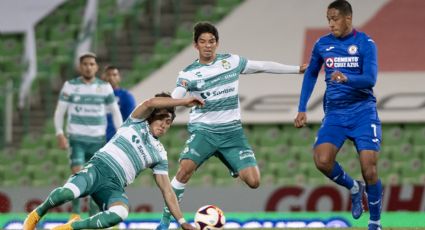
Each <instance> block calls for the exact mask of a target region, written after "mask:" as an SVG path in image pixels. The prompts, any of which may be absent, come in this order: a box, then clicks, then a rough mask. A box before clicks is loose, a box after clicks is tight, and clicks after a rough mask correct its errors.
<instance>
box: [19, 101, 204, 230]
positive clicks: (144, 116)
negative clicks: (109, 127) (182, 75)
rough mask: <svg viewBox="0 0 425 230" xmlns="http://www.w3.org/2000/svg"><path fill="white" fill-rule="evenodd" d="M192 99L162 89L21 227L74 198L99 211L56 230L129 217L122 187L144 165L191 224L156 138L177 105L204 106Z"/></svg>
mask: <svg viewBox="0 0 425 230" xmlns="http://www.w3.org/2000/svg"><path fill="white" fill-rule="evenodd" d="M203 103H204V102H203V101H202V100H200V99H197V98H195V97H188V98H184V99H173V98H171V96H170V94H166V93H161V94H157V95H155V97H154V98H151V99H149V100H146V101H144V102H143V103H141V104H140V105H138V106H137V108H136V109H135V110H134V111H133V112H132V113H131V115H130V117H129V118H128V119H127V120H126V121H125V122H124V124H123V125H122V127H121V128H119V129H118V131H117V133H116V135H115V136H114V137H113V138H112V139H111V140H110V141H109V142H108V143H107V144H106V145H105V146H104V147H103V148H101V149H100V150H99V151H97V152H96V153H95V154H94V156H93V157H92V158H91V159H90V161H88V162H87V163H86V164H85V166H84V168H83V169H82V170H81V171H79V172H78V173H77V174H75V175H73V176H71V177H70V178H69V180H68V182H67V183H65V185H64V186H62V187H59V188H56V189H54V190H53V191H52V192H51V193H50V195H49V196H48V197H47V199H46V200H45V201H44V202H43V203H42V204H41V205H39V206H38V207H37V208H36V209H34V210H33V211H32V212H30V213H29V214H28V217H27V218H26V219H25V222H24V227H23V229H24V230H33V229H34V228H35V227H36V225H37V223H38V222H39V221H40V219H41V218H42V217H43V216H44V215H45V214H46V213H47V211H48V210H49V209H51V208H54V207H56V206H59V205H61V204H63V203H65V202H67V201H70V200H72V199H75V198H78V197H84V196H88V195H90V196H91V197H92V198H93V199H94V200H95V201H96V204H97V205H98V206H99V208H100V209H101V210H102V211H101V212H99V213H97V214H96V215H93V216H91V217H89V218H87V219H83V220H80V219H79V218H78V217H77V218H74V219H72V220H70V221H69V222H68V223H66V224H64V225H60V226H57V227H56V228H53V229H56V230H72V229H97V228H108V227H111V226H114V225H116V224H118V223H120V222H121V221H123V220H125V219H126V218H127V216H128V205H129V203H128V198H127V196H126V194H125V190H124V188H125V187H126V186H127V185H129V184H131V183H132V182H133V181H134V179H135V177H136V176H137V175H139V174H140V173H141V172H142V171H143V170H145V169H148V168H150V169H152V171H153V175H154V178H155V181H156V183H157V185H158V187H159V188H160V190H161V192H162V195H163V197H164V200H165V202H166V203H167V205H168V207H170V210H171V213H172V214H173V216H174V217H175V218H176V219H177V220H178V222H179V224H180V225H181V227H182V228H183V229H189V230H194V229H195V228H194V227H193V226H191V225H190V224H189V223H187V222H186V221H185V219H184V218H183V216H182V213H181V211H180V208H179V204H178V202H177V198H176V195H175V193H174V192H173V190H172V188H171V185H170V179H169V178H168V161H167V152H166V151H165V149H164V147H163V145H162V144H161V142H159V140H158V138H159V137H161V136H162V135H164V134H165V133H166V132H167V131H168V129H169V128H170V126H171V123H172V122H173V120H174V118H175V106H188V107H191V106H202V105H203Z"/></svg>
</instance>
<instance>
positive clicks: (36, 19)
mask: <svg viewBox="0 0 425 230" xmlns="http://www.w3.org/2000/svg"><path fill="white" fill-rule="evenodd" d="M330 2H331V1H327V0H320V1H319V0H316V1H312V0H261V1H260V0H43V1H25V0H1V1H0V213H3V214H0V227H3V228H6V227H7V226H9V228H11V227H10V226H18V227H17V228H19V226H20V225H19V224H20V223H21V222H22V220H23V218H24V216H25V215H24V213H26V212H28V211H30V210H32V209H33V208H35V207H36V205H38V204H39V203H40V202H41V201H42V200H43V199H44V198H45V197H46V196H47V195H48V193H49V192H50V190H51V189H53V188H54V187H56V186H60V185H62V184H63V183H64V182H65V181H66V179H67V178H68V176H69V175H70V169H69V162H68V153H67V152H66V151H63V150H60V149H59V148H58V145H57V143H56V137H55V131H54V126H53V120H52V117H53V113H54V108H55V106H56V103H57V99H58V94H59V91H60V89H61V87H62V85H63V83H64V82H65V81H66V80H68V79H71V78H75V77H76V76H78V72H77V71H76V63H77V62H76V60H77V58H78V56H79V55H80V54H81V53H83V52H87V51H92V52H95V53H96V54H97V55H98V60H99V65H100V71H99V75H100V72H101V70H102V69H103V67H105V66H106V65H115V66H117V67H118V68H119V69H120V71H121V75H122V76H123V81H122V83H121V86H122V87H123V88H127V89H129V90H130V91H131V93H132V94H133V95H134V96H135V98H136V100H137V102H138V103H139V102H142V101H143V100H144V99H146V98H149V97H151V96H153V95H154V94H155V93H157V92H160V91H172V90H173V88H174V87H175V82H176V77H177V74H178V72H179V71H180V70H182V69H183V68H185V67H186V66H187V65H189V64H190V63H192V62H193V61H194V60H195V59H196V58H197V51H196V50H195V49H194V48H193V46H192V27H193V25H194V23H196V22H197V21H203V20H207V21H211V22H213V23H215V24H216V25H217V28H218V30H219V33H220V46H219V52H222V53H234V54H239V55H241V56H243V57H246V58H248V59H250V60H270V61H277V62H281V63H285V64H293V65H299V64H301V63H308V61H309V57H310V52H311V48H312V46H313V44H314V42H315V41H316V40H317V39H318V38H319V37H320V36H322V35H324V34H326V33H328V29H327V20H326V8H327V5H328V4H329V3H330ZM351 4H352V6H353V11H354V15H353V23H354V26H355V28H357V29H358V30H360V31H364V32H366V33H368V34H369V35H370V36H371V37H372V38H373V39H374V40H375V42H376V44H377V47H378V61H379V75H378V83H377V85H376V87H375V94H376V97H377V99H378V109H379V114H380V117H381V120H382V123H383V125H382V132H383V142H382V153H381V154H380V159H379V166H378V170H379V174H380V177H381V179H382V181H383V184H384V185H385V192H384V202H383V211H384V214H385V213H388V216H385V215H384V217H383V218H384V220H387V221H389V222H391V221H393V222H391V223H393V225H394V226H405V225H408V226H421V225H423V226H425V223H424V222H423V220H424V219H425V218H423V217H424V215H425V214H423V212H424V211H425V190H424V188H425V166H424V160H425V75H424V73H425V64H424V63H423V60H425V46H424V45H423V41H425V27H424V25H425V14H423V12H422V11H423V9H425V1H422V0H374V1H367V0H356V1H351ZM323 79H324V77H323V73H321V75H320V77H319V80H318V83H317V86H316V89H315V91H314V93H313V95H312V97H311V99H310V103H309V108H308V110H309V113H308V116H309V124H308V126H307V127H305V128H303V129H295V128H294V127H293V124H292V121H293V119H294V117H295V116H296V113H297V106H298V97H299V94H300V89H301V83H302V75H281V76H280V75H267V74H257V75H241V80H240V97H241V109H242V120H243V122H244V124H245V125H244V127H245V132H246V135H247V137H248V139H249V141H250V144H251V145H252V147H253V149H254V150H255V153H256V157H257V161H258V163H259V166H260V170H261V173H262V185H261V187H260V188H259V189H257V190H250V189H248V188H246V187H245V186H244V185H243V184H242V183H240V181H239V180H238V179H233V178H232V177H230V176H229V172H228V171H227V170H226V168H225V167H224V165H222V164H221V163H220V162H219V161H218V160H217V159H215V158H213V159H210V160H209V161H208V162H207V163H206V164H205V165H203V166H202V167H201V168H200V169H199V170H198V171H197V173H196V174H195V176H194V177H192V179H191V181H190V182H189V189H187V192H186V195H185V199H184V201H183V204H182V207H183V211H185V212H187V213H189V214H188V215H189V218H190V213H193V212H194V211H195V210H197V209H198V208H199V207H201V206H203V205H205V204H216V205H218V206H219V207H221V208H222V209H223V210H224V211H225V212H228V213H237V212H244V213H245V214H246V215H248V216H247V217H243V215H242V217H241V216H236V215H235V216H234V219H235V221H236V222H238V220H240V221H239V222H238V223H244V221H246V220H250V218H251V217H250V216H249V213H255V216H256V217H257V218H259V217H261V216H262V217H263V218H264V219H269V220H273V221H275V222H273V223H275V225H273V226H275V227H276V226H278V225H277V224H276V223H277V222H276V221H283V222H282V223H284V224H286V222H285V221H286V220H281V218H283V217H285V218H289V217H291V215H295V216H294V218H295V219H297V220H299V219H303V218H304V219H305V221H306V222H305V225H308V224H309V223H312V222H313V220H318V219H320V220H321V221H322V220H323V221H322V222H323V225H324V226H327V224H328V223H329V220H332V219H335V218H336V219H338V218H339V219H338V220H340V221H342V222H344V223H346V225H347V226H356V225H361V224H363V226H365V225H366V224H365V223H366V222H367V218H366V217H362V219H361V220H360V222H353V221H352V220H351V218H350V216H349V215H347V211H349V210H350V209H351V208H350V199H349V194H348V191H345V190H343V189H340V188H339V187H336V186H335V185H334V184H333V183H331V182H330V181H329V180H328V179H326V178H325V177H324V176H322V175H321V174H320V173H319V172H318V170H316V168H315V166H314V163H313V161H312V149H311V147H312V144H313V142H314V139H315V135H316V131H317V129H318V127H319V126H320V121H321V118H322V116H323V109H322V104H321V99H322V95H323V92H324V82H323ZM187 121H188V111H187V110H185V109H180V110H178V115H177V118H176V121H175V123H176V124H175V126H174V127H172V128H171V129H170V131H169V133H168V134H167V135H165V136H164V137H163V138H162V139H161V142H162V143H163V144H164V145H165V147H166V149H167V150H168V153H169V160H170V175H171V176H174V174H175V172H176V171H177V160H178V155H179V153H180V151H181V150H182V149H183V146H184V142H185V140H186V138H187V137H188V133H187V131H186V125H185V124H186V122H187ZM338 161H339V162H340V163H341V165H342V166H343V167H344V169H345V170H346V171H347V172H348V173H350V175H352V177H354V178H356V179H361V173H360V168H359V163H358V159H357V154H356V152H355V149H354V147H353V145H352V143H350V142H346V143H345V145H344V147H343V148H342V149H341V151H340V153H339V154H338ZM127 190H128V195H129V198H130V202H131V207H130V209H131V211H132V213H133V214H134V215H135V217H134V218H136V219H137V218H141V220H143V218H144V215H143V214H145V213H154V214H153V215H154V216H149V218H151V219H150V220H159V219H158V218H159V216H158V215H155V213H158V212H160V211H161V208H162V206H163V202H162V197H161V196H160V195H159V194H158V190H157V189H156V185H155V184H154V182H153V180H152V175H151V173H150V172H147V171H146V172H144V173H142V174H141V175H140V176H139V178H138V179H137V180H136V181H135V183H134V184H132V185H131V186H129V188H128V189H127ZM69 210H70V205H68V204H65V205H63V207H61V208H58V209H57V210H55V211H56V212H58V213H67V212H68V211H69ZM393 211H407V212H408V214H406V216H405V217H403V218H401V217H400V216H396V218H393V216H391V215H392V212H393ZM276 213H277V214H276ZM279 213H285V214H282V215H279ZM297 213H298V214H297ZM329 213H330V214H329ZM268 214H270V215H268ZM229 215H230V216H232V214H229ZM400 215H401V214H400ZM366 216H367V215H366ZM416 216H417V218H418V219H417V220H416V219H414V220H412V219H409V218H413V217H416ZM62 217H65V216H61V215H58V217H57V218H58V219H57V220H56V221H62V220H66V217H65V219H63V218H62ZM61 218H62V219H61ZM149 218H148V219H149ZM238 218H239V219H238ZM385 218H386V219H385ZM260 219H261V218H260ZM401 219H402V220H406V221H405V222H402V223H403V225H400V223H401V222H400V221H399V220H401ZM420 220H422V222H421V221H420ZM142 222H143V221H142ZM151 222H152V221H151ZM153 222H155V221H153ZM153 222H152V223H153ZM140 223H141V222H140ZM260 223H263V222H261V221H260ZM359 223H360V224H359ZM13 224H17V225H13ZM126 224H127V225H123V226H121V227H123V228H125V227H128V226H129V225H128V223H126ZM263 224H264V223H263Z"/></svg>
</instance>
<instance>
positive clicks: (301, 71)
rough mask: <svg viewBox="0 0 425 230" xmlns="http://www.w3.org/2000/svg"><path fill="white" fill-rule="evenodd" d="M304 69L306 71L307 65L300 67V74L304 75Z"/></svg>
mask: <svg viewBox="0 0 425 230" xmlns="http://www.w3.org/2000/svg"><path fill="white" fill-rule="evenodd" d="M306 69H307V64H302V65H300V73H304V72H305V70H306Z"/></svg>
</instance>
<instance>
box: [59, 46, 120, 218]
mask: <svg viewBox="0 0 425 230" xmlns="http://www.w3.org/2000/svg"><path fill="white" fill-rule="evenodd" d="M96 59H97V58H96V55H95V54H94V53H86V54H83V55H81V56H80V58H79V61H80V63H79V72H80V74H81V76H79V77H77V78H74V79H72V80H69V81H66V82H65V83H64V85H63V87H62V90H61V92H60V96H59V101H58V104H57V106H56V111H55V115H54V124H55V129H56V136H57V139H58V143H59V147H60V148H61V149H64V150H65V149H68V140H69V152H70V161H71V162H70V164H71V171H72V173H74V174H75V173H77V172H78V171H80V169H81V168H82V165H83V164H84V163H85V162H86V161H88V160H89V159H90V158H91V157H92V156H93V154H94V153H95V152H96V151H97V150H98V149H100V148H101V147H102V146H103V145H104V144H105V131H106V113H107V112H108V111H109V112H111V113H112V117H113V121H114V125H115V127H120V126H121V124H122V116H121V113H120V110H119V108H118V104H117V102H116V101H115V96H114V93H113V90H112V87H111V85H110V84H109V83H107V82H104V81H102V80H100V79H98V78H96V72H97V70H98V65H97V61H96ZM65 113H67V126H66V128H67V136H65V134H64V131H63V124H64V115H65ZM89 211H90V212H92V211H93V212H95V211H97V210H96V205H94V204H93V202H90V210H89ZM79 213H80V200H79V199H76V200H74V201H72V214H71V219H72V218H73V217H74V216H77V215H79Z"/></svg>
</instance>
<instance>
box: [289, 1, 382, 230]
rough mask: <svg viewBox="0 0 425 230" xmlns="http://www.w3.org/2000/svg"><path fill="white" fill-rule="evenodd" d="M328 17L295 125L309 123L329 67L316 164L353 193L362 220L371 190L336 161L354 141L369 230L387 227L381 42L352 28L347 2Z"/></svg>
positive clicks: (355, 214)
mask: <svg viewBox="0 0 425 230" xmlns="http://www.w3.org/2000/svg"><path fill="white" fill-rule="evenodd" d="M327 19H328V23H329V27H330V30H331V33H330V34H328V35H325V36H323V37H321V38H320V39H319V40H318V41H317V42H316V44H315V45H314V48H313V52H312V56H311V59H310V63H309V67H308V68H307V70H306V72H305V74H304V81H303V84H302V90H301V96H300V102H299V108H298V115H297V117H296V118H295V121H294V125H295V126H296V127H298V128H300V127H303V126H304V125H305V124H306V122H307V115H306V111H307V102H308V100H309V98H310V96H311V93H312V91H313V88H314V86H315V84H316V81H317V77H318V74H319V71H320V69H321V67H322V65H323V64H324V66H325V67H324V68H325V73H326V77H325V82H326V92H325V96H324V101H323V103H324V112H325V117H324V119H323V121H322V126H321V128H320V129H319V131H318V137H317V140H316V143H315V144H314V162H315V164H316V167H317V168H318V169H319V170H320V171H321V172H322V173H323V174H324V175H326V176H327V177H328V178H330V179H331V180H333V181H334V182H336V183H337V184H339V185H341V186H344V187H346V188H347V189H349V190H350V192H351V199H352V215H353V217H354V218H355V219H358V218H359V217H360V216H361V214H362V213H363V206H362V195H363V193H364V190H365V186H364V185H363V182H360V181H356V180H353V179H352V178H351V177H350V176H349V175H348V174H347V173H346V172H345V171H344V170H343V169H342V167H341V166H340V165H339V164H338V162H336V161H335V158H336V155H337V153H338V151H339V149H340V148H341V146H342V145H343V144H344V141H345V140H347V139H349V140H351V141H353V142H354V144H355V146H356V149H357V152H358V154H359V161H360V165H361V170H362V175H363V178H364V180H365V181H366V194H367V198H368V205H369V211H370V220H369V225H368V226H369V230H376V229H382V228H381V223H380V216H381V203H382V185H381V181H380V180H379V178H378V170H377V161H378V153H379V151H380V142H381V122H380V120H379V118H378V113H377V108H376V98H375V96H374V95H373V87H374V86H375V83H376V79H377V69H378V66H377V51H376V46H375V42H374V41H373V40H372V39H371V38H370V37H368V36H367V35H366V34H365V33H362V32H359V31H357V30H355V29H354V28H353V27H352V8H351V5H350V3H348V2H347V1H345V0H342V1H341V0H337V1H334V2H332V3H331V4H330V5H329V6H328V9H327Z"/></svg>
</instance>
